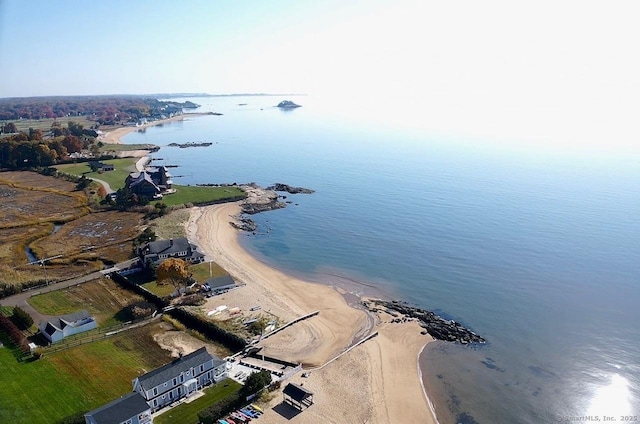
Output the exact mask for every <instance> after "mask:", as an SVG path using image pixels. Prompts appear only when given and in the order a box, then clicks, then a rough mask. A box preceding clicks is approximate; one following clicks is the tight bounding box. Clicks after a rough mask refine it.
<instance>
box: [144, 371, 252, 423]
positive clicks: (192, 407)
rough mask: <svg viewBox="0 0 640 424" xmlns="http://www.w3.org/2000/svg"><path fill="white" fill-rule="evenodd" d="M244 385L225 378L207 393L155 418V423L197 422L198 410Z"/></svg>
mask: <svg viewBox="0 0 640 424" xmlns="http://www.w3.org/2000/svg"><path fill="white" fill-rule="evenodd" d="M240 387H242V385H241V384H240V383H236V382H235V381H233V380H231V379H227V380H224V381H222V382H220V383H218V384H216V385H215V386H213V387H209V388H208V389H205V395H204V396H202V397H200V398H198V399H196V400H194V401H193V402H189V403H183V404H182V405H180V406H176V407H175V408H172V409H170V410H168V411H167V412H165V413H163V414H162V415H158V416H157V417H156V418H154V419H153V422H154V423H155V424H173V423H180V424H197V423H198V421H199V420H198V412H200V411H202V410H203V409H205V408H207V407H208V406H210V405H212V404H214V403H216V402H219V401H221V400H222V399H224V398H226V397H228V396H231V395H232V394H233V393H235V392H237V391H238V390H240Z"/></svg>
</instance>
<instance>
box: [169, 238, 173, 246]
mask: <svg viewBox="0 0 640 424" xmlns="http://www.w3.org/2000/svg"><path fill="white" fill-rule="evenodd" d="M169 247H173V239H169Z"/></svg>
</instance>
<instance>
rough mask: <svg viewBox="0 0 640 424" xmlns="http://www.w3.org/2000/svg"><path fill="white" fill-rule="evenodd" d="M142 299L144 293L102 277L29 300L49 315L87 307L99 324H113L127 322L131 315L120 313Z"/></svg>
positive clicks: (32, 304) (37, 308) (62, 313)
mask: <svg viewBox="0 0 640 424" xmlns="http://www.w3.org/2000/svg"><path fill="white" fill-rule="evenodd" d="M141 300H143V298H142V296H139V295H137V294H135V293H133V292H131V291H129V290H126V289H123V288H122V287H120V286H118V285H117V284H116V283H114V282H113V281H112V280H110V279H108V278H101V279H99V280H95V281H91V282H89V283H85V284H81V285H79V286H73V287H69V288H66V289H62V290H55V291H52V292H49V293H44V294H39V295H36V296H32V297H31V298H29V300H28V302H29V304H30V305H31V306H33V307H34V308H35V309H36V310H37V311H39V312H40V313H43V314H46V315H64V314H69V313H72V312H76V311H78V310H80V309H88V310H89V312H90V313H91V315H93V316H94V317H95V318H96V320H97V321H98V324H99V325H100V327H110V326H112V325H115V324H118V323H120V322H122V321H123V320H124V321H127V320H128V317H127V316H125V315H123V314H121V313H120V312H121V311H122V309H123V308H125V307H126V306H128V305H130V304H132V303H134V302H138V301H141Z"/></svg>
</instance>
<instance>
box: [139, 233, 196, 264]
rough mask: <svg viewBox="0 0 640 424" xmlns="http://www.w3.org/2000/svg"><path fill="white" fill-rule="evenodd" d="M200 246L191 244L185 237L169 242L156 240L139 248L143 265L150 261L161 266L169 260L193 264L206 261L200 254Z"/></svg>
mask: <svg viewBox="0 0 640 424" xmlns="http://www.w3.org/2000/svg"><path fill="white" fill-rule="evenodd" d="M197 249H198V246H196V245H195V244H191V243H189V240H187V239H186V238H184V237H179V238H175V239H169V240H156V241H152V242H150V243H147V244H145V245H144V246H142V247H140V248H138V256H139V257H140V259H141V260H142V263H143V264H147V263H148V261H151V262H153V263H156V264H159V263H160V262H162V261H163V260H164V259H167V258H178V259H182V260H184V261H186V262H190V263H192V264H197V263H200V262H203V261H204V255H203V254H202V253H200V252H198V250H197Z"/></svg>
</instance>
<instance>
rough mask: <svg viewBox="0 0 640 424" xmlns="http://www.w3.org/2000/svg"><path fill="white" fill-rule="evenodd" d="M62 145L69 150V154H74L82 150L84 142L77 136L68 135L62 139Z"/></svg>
mask: <svg viewBox="0 0 640 424" xmlns="http://www.w3.org/2000/svg"><path fill="white" fill-rule="evenodd" d="M62 145H63V146H64V147H66V148H67V152H69V153H74V152H79V151H81V150H82V140H80V139H79V138H78V137H76V136H75V135H68V136H66V137H65V138H63V139H62Z"/></svg>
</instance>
